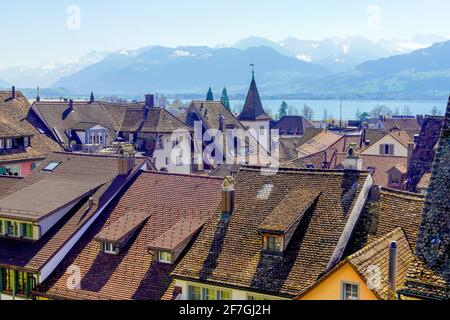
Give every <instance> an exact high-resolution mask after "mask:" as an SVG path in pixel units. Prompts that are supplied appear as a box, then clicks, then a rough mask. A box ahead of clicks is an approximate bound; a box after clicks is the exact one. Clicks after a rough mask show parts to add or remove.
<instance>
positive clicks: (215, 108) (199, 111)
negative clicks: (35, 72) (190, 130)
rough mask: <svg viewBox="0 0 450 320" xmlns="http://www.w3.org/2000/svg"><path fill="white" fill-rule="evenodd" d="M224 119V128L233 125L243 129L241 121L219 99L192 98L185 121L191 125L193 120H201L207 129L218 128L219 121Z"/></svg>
mask: <svg viewBox="0 0 450 320" xmlns="http://www.w3.org/2000/svg"><path fill="white" fill-rule="evenodd" d="M221 119H223V121H224V129H226V127H227V126H234V127H235V128H236V129H245V127H244V126H243V125H242V123H241V122H240V121H239V120H238V119H237V118H236V117H235V116H234V115H233V113H232V112H231V111H229V110H228V109H227V108H226V107H225V106H224V105H223V104H222V103H221V102H220V101H202V100H193V101H192V102H191V104H190V105H189V108H188V111H187V115H186V123H187V124H188V125H189V126H191V127H193V126H194V122H195V121H200V120H201V121H202V122H203V125H204V126H205V128H207V129H219V128H220V121H221Z"/></svg>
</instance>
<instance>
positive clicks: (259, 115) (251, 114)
mask: <svg viewBox="0 0 450 320" xmlns="http://www.w3.org/2000/svg"><path fill="white" fill-rule="evenodd" d="M250 67H252V82H251V83H250V88H249V89H248V93H247V98H246V99H245V104H244V108H243V109H242V112H241V114H240V115H239V117H238V119H239V120H240V121H257V120H259V121H270V120H272V119H271V118H270V116H268V115H267V114H266V113H265V111H264V108H263V106H262V102H261V98H260V97H259V92H258V87H257V86H256V80H255V64H254V63H252V64H251V65H250Z"/></svg>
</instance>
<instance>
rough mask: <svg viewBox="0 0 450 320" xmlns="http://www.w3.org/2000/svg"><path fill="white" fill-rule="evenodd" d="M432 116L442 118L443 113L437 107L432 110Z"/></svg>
mask: <svg viewBox="0 0 450 320" xmlns="http://www.w3.org/2000/svg"><path fill="white" fill-rule="evenodd" d="M431 115H432V116H441V115H442V112H441V111H439V109H438V108H437V107H436V106H434V107H433V109H431Z"/></svg>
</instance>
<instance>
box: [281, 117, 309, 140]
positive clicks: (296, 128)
mask: <svg viewBox="0 0 450 320" xmlns="http://www.w3.org/2000/svg"><path fill="white" fill-rule="evenodd" d="M306 128H314V126H313V125H312V124H311V123H310V122H309V121H308V120H306V119H305V118H304V117H302V116H285V117H283V118H281V119H280V120H278V122H277V123H276V124H275V126H274V127H273V128H272V129H274V130H279V134H280V135H296V136H301V135H303V133H304V132H305V129H306Z"/></svg>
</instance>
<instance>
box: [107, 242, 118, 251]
mask: <svg viewBox="0 0 450 320" xmlns="http://www.w3.org/2000/svg"><path fill="white" fill-rule="evenodd" d="M103 252H104V253H107V254H118V248H117V247H116V246H115V245H114V244H113V243H111V242H103Z"/></svg>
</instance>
